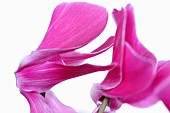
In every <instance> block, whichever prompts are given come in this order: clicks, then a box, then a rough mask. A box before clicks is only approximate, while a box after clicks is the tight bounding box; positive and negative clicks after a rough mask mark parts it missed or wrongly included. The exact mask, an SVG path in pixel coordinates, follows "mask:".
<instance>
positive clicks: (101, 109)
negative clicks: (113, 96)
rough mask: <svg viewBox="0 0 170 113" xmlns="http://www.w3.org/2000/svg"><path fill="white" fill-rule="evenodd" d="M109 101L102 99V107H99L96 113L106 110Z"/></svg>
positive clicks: (105, 98)
mask: <svg viewBox="0 0 170 113" xmlns="http://www.w3.org/2000/svg"><path fill="white" fill-rule="evenodd" d="M109 100H110V99H109V98H107V97H104V99H103V102H102V105H101V106H100V108H99V111H98V113H103V112H104V110H105V109H106V106H107V105H108V104H109Z"/></svg>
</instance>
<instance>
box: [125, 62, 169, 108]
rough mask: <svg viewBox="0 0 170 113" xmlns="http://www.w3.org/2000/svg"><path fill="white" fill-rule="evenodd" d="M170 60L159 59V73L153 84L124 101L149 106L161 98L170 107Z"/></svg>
mask: <svg viewBox="0 0 170 113" xmlns="http://www.w3.org/2000/svg"><path fill="white" fill-rule="evenodd" d="M169 70H170V61H159V63H158V68H157V75H156V78H155V79H154V81H153V83H152V85H151V86H150V87H149V88H148V89H147V90H145V91H143V92H141V93H139V94H137V95H135V96H132V97H129V98H126V99H125V100H124V101H125V102H126V103H129V104H131V105H133V106H136V107H148V106H151V105H153V104H155V103H156V102H158V101H159V100H160V99H161V100H162V101H163V102H164V103H165V105H166V106H167V108H168V109H170V106H169V105H170V101H169V99H170V98H169V90H170V89H169V88H170V83H169V81H170V71H169Z"/></svg>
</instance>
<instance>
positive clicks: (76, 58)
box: [60, 36, 114, 65]
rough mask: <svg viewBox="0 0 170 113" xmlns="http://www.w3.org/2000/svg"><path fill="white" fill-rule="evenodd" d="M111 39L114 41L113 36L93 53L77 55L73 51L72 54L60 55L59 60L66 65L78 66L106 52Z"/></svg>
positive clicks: (111, 41)
mask: <svg viewBox="0 0 170 113" xmlns="http://www.w3.org/2000/svg"><path fill="white" fill-rule="evenodd" d="M113 39H114V37H113V36H112V37H110V38H108V39H107V40H106V42H104V43H103V44H102V45H101V46H99V47H98V48H97V49H95V50H94V51H92V52H90V53H78V52H75V51H73V52H69V53H63V54H60V56H61V59H62V61H63V62H64V63H65V64H66V65H77V64H80V63H81V62H83V61H84V60H85V59H87V58H91V57H94V56H96V55H99V54H101V53H103V52H105V51H106V50H108V49H109V48H110V47H112V46H113Z"/></svg>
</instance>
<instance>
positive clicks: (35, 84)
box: [16, 62, 113, 93]
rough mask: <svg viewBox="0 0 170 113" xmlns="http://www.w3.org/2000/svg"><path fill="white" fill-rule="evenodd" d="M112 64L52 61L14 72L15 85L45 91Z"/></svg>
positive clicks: (104, 68) (108, 67) (109, 67)
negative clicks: (70, 64) (71, 64)
mask: <svg viewBox="0 0 170 113" xmlns="http://www.w3.org/2000/svg"><path fill="white" fill-rule="evenodd" d="M112 67H113V66H112V65H108V66H97V65H90V64H83V65H79V66H65V65H61V64H56V63H53V62H46V63H44V64H40V65H35V66H31V67H27V68H25V69H23V70H22V71H20V72H17V73H16V78H17V86H18V87H19V88H20V89H22V90H31V91H37V92H40V93H41V92H45V91H47V90H48V89H50V88H51V87H53V86H54V85H56V84H57V83H59V82H62V81H64V80H67V79H71V78H75V77H78V76H81V75H85V74H89V73H93V72H97V71H105V70H109V69H111V68H112Z"/></svg>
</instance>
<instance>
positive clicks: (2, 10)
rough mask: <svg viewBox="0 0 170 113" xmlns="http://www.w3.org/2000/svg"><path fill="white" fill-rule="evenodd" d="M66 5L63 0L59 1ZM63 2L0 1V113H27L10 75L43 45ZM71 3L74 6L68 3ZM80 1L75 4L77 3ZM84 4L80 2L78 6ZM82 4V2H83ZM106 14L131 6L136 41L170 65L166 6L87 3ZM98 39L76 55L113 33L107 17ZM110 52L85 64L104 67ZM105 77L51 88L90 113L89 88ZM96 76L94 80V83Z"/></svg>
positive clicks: (156, 111)
mask: <svg viewBox="0 0 170 113" xmlns="http://www.w3.org/2000/svg"><path fill="white" fill-rule="evenodd" d="M63 1H66V0H63ZM63 1H62V0H1V1H0V91H1V92H0V113H11V112H12V113H29V112H30V111H29V105H28V102H27V101H26V99H25V98H24V97H23V96H22V95H21V94H20V93H19V90H18V88H16V84H15V75H14V71H15V70H16V69H17V67H18V64H19V62H20V60H21V59H22V58H23V57H24V56H25V55H28V54H30V52H31V51H33V50H35V49H36V48H37V47H38V45H39V44H40V42H41V40H42V39H43V37H44V35H45V33H46V30H47V27H48V25H49V22H50V18H51V14H52V12H53V9H54V8H55V6H56V5H57V4H59V3H61V2H63ZM67 1H73V0H67ZM79 1H80V0H79ZM82 1H83V0H82ZM84 1H85V0H84ZM86 1H87V2H92V3H96V4H99V5H102V6H104V7H106V8H107V10H108V12H109V14H111V12H112V10H113V8H118V9H120V8H121V7H125V6H126V5H127V4H128V3H131V4H132V5H133V6H134V10H135V18H136V25H137V35H138V38H139V40H140V41H141V42H142V43H143V44H144V45H145V46H146V47H147V48H148V49H149V50H150V51H151V52H153V53H154V54H155V55H156V56H157V58H158V60H161V59H170V51H169V50H170V44H169V38H170V28H169V26H170V21H169V20H170V13H169V11H170V7H169V6H170V4H169V1H168V0H150V1H149V0H140V1H139V0H138V1H137V0H136V1H135V2H134V1H132V0H131V1H130V0H126V1H125V0H124V1H123V0H96V1H92V0H86ZM108 23H109V24H111V25H112V27H111V26H109V25H108V26H107V27H106V30H105V31H104V32H103V33H102V34H101V36H100V37H99V38H98V39H97V40H95V41H94V42H92V43H90V44H89V46H87V47H85V48H83V49H81V50H80V51H83V52H89V51H91V48H95V47H97V46H98V45H97V44H100V43H101V42H102V41H104V40H106V39H107V38H108V37H109V36H110V35H114V33H115V24H114V22H113V20H112V16H111V15H110V17H109V22H108ZM110 61H111V50H109V51H107V52H106V53H105V54H103V55H101V56H98V57H96V59H95V60H94V59H89V60H88V62H90V63H94V64H102V65H105V64H109V62H110ZM105 75H106V72H98V73H94V74H90V75H86V76H84V77H81V78H77V79H72V80H70V81H66V82H63V83H61V84H59V85H58V86H55V87H54V88H53V91H54V92H55V94H56V95H57V97H59V99H60V100H61V101H62V102H63V103H65V104H67V105H69V106H71V107H73V108H75V109H76V110H78V111H81V112H79V113H90V112H92V111H93V109H94V108H95V104H94V103H93V102H92V100H91V98H90V96H89V94H90V93H89V92H90V88H91V86H92V83H95V82H100V81H101V80H102V79H103V78H104V76H105ZM96 76H98V79H96ZM143 112H145V113H160V112H161V113H168V111H167V109H166V108H165V107H164V106H163V104H162V103H161V102H159V103H158V104H156V105H154V106H152V107H150V108H147V109H138V108H134V107H132V106H129V105H126V104H124V105H123V106H122V107H121V109H120V110H118V111H117V113H143Z"/></svg>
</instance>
